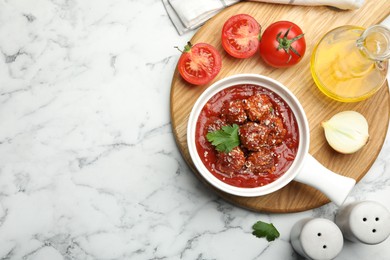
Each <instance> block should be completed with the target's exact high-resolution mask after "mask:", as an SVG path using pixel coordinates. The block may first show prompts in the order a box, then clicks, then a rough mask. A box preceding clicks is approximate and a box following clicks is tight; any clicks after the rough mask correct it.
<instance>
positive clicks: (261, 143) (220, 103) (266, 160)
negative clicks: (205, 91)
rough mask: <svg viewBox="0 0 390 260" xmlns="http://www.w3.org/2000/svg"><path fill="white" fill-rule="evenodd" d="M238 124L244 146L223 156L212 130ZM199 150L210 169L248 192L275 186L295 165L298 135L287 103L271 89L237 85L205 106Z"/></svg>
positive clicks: (199, 128)
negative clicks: (210, 135) (210, 134)
mask: <svg viewBox="0 0 390 260" xmlns="http://www.w3.org/2000/svg"><path fill="white" fill-rule="evenodd" d="M232 124H237V125H238V126H239V137H240V145H239V146H238V147H236V148H234V149H233V150H232V151H231V152H229V153H224V152H219V151H217V150H216V149H215V148H214V146H213V145H212V144H211V143H210V142H209V141H208V140H207V138H206V135H207V133H208V132H213V131H216V130H219V129H221V127H222V126H224V125H232ZM195 140H196V147H197V151H198V154H199V156H200V158H201V160H202V161H203V163H204V165H205V166H206V168H207V169H208V170H209V171H210V172H211V173H212V174H213V175H214V176H215V177H217V178H218V179H220V180H221V181H223V182H225V183H227V184H230V185H233V186H237V187H244V188H252V187H259V186H263V185H266V184H268V183H271V182H273V181H275V180H276V179H278V178H279V177H280V176H281V175H283V174H284V173H285V172H286V171H287V170H288V169H289V167H290V166H291V164H292V163H293V161H294V159H295V156H296V154H297V150H298V144H299V131H298V125H297V122H296V119H295V117H294V115H293V113H292V111H291V109H290V107H289V106H288V105H287V103H286V102H285V101H284V100H283V99H282V98H281V97H279V96H278V95H277V94H276V93H274V92H273V91H271V90H269V89H267V88H264V87H261V86H256V85H237V86H233V87H229V88H226V89H224V90H222V91H220V92H219V93H217V94H216V95H214V96H213V97H212V98H211V99H210V100H209V101H208V102H207V104H206V105H205V106H204V107H203V109H202V111H201V113H200V115H199V118H198V122H197V126H196V136H195Z"/></svg>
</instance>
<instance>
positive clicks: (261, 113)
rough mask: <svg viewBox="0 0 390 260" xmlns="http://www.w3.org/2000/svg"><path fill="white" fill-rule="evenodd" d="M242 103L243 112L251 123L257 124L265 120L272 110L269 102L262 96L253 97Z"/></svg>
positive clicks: (266, 97)
mask: <svg viewBox="0 0 390 260" xmlns="http://www.w3.org/2000/svg"><path fill="white" fill-rule="evenodd" d="M243 102H244V107H245V111H246V113H247V115H248V118H249V119H250V120H251V121H256V122H259V121H261V120H263V119H265V118H266V117H267V116H268V115H269V113H270V112H271V110H272V109H273V106H272V102H271V100H270V99H269V97H268V96H267V95H264V94H256V95H253V96H251V97H249V98H248V99H246V100H245V101H243Z"/></svg>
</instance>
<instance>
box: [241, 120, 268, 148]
mask: <svg viewBox="0 0 390 260" xmlns="http://www.w3.org/2000/svg"><path fill="white" fill-rule="evenodd" d="M268 134H269V129H268V127H266V126H264V125H261V124H258V123H255V122H248V123H246V124H244V125H241V126H240V129H239V135H240V142H241V145H242V146H243V147H245V148H246V149H248V150H249V151H259V150H260V149H261V147H264V146H267V145H268Z"/></svg>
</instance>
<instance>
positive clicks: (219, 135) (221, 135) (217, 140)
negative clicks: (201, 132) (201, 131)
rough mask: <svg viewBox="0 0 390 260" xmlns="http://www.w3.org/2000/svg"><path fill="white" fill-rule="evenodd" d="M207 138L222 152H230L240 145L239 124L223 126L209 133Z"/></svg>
mask: <svg viewBox="0 0 390 260" xmlns="http://www.w3.org/2000/svg"><path fill="white" fill-rule="evenodd" d="M206 138H207V140H208V141H209V142H210V143H211V144H212V145H214V146H215V149H217V151H220V152H225V153H228V152H230V151H231V150H233V148H234V147H236V146H238V145H240V138H239V137H238V125H236V124H234V125H232V126H223V127H222V129H220V130H217V131H214V132H211V133H208V134H207V135H206Z"/></svg>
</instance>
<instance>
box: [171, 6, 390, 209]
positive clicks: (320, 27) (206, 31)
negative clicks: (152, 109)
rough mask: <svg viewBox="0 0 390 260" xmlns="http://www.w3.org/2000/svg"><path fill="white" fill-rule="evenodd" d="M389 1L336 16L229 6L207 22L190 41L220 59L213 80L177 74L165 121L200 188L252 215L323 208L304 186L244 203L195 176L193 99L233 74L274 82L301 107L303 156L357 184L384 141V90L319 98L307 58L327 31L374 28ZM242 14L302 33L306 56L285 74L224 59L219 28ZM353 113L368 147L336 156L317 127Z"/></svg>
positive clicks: (326, 11) (254, 61) (325, 11)
mask: <svg viewBox="0 0 390 260" xmlns="http://www.w3.org/2000/svg"><path fill="white" fill-rule="evenodd" d="M389 10H390V1H388V0H366V1H365V4H364V6H363V7H361V8H360V9H358V10H353V11H340V10H337V9H334V8H329V7H305V6H291V5H279V4H266V3H258V2H241V3H239V4H236V5H233V6H231V7H229V8H227V9H225V10H223V11H222V12H221V13H219V14H218V15H216V16H215V17H213V18H212V19H211V20H209V21H208V22H207V23H206V24H205V25H203V26H202V28H200V29H199V30H198V32H197V33H196V34H195V35H194V36H193V38H192V39H191V42H192V43H193V44H195V43H199V42H206V43H209V44H212V45H213V46H215V47H216V48H217V49H218V50H219V51H220V53H221V54H222V64H223V65H222V69H221V71H220V73H219V74H218V76H217V77H216V78H215V79H214V80H213V81H212V82H211V83H210V84H207V85H205V86H193V85H190V84H187V83H186V82H185V81H184V80H183V79H182V78H181V77H180V75H179V73H178V71H177V69H176V71H175V73H174V75H173V79H172V86H171V103H170V106H171V108H170V109H171V120H172V128H173V132H174V135H175V138H176V142H177V145H178V147H179V148H180V151H181V153H182V155H183V156H184V158H185V160H186V161H187V163H188V164H189V166H190V167H191V168H192V170H193V171H194V173H195V174H196V176H198V177H199V178H200V179H201V180H202V181H203V182H204V183H205V185H208V186H209V187H210V188H211V189H213V190H214V191H215V192H216V193H217V194H218V195H219V196H221V197H222V198H224V199H225V200H227V201H229V202H231V203H233V204H235V205H238V206H241V207H244V208H247V209H251V210H254V211H261V212H280V213H285V212H297V211H304V210H308V209H313V208H316V207H319V206H322V205H324V204H326V203H328V202H329V200H328V199H327V197H325V195H323V194H322V193H321V192H319V191H317V190H315V189H314V188H312V187H309V186H307V185H304V184H301V183H298V182H295V181H293V182H291V183H290V184H288V185H287V186H286V187H284V188H283V189H281V190H279V191H277V192H274V193H272V194H269V195H266V196H261V197H254V198H247V197H239V196H233V195H229V194H226V193H224V192H221V191H219V190H217V189H215V188H214V187H212V186H211V185H210V184H208V183H207V182H206V181H205V180H204V179H203V177H201V175H200V174H199V173H198V172H197V171H196V169H195V167H194V165H193V163H192V161H191V158H190V155H189V152H188V149H187V141H186V138H187V137H186V127H187V122H188V117H189V114H190V112H191V109H192V106H193V104H194V103H195V101H196V99H197V98H198V97H199V95H200V94H201V93H202V92H203V91H204V90H205V89H206V88H207V87H208V86H210V85H211V84H212V83H214V82H215V81H217V80H220V79H222V78H225V77H226V76H229V75H233V74H239V73H257V74H261V75H265V76H269V77H271V78H274V79H276V80H278V81H280V82H281V83H283V84H284V85H285V86H287V87H288V88H289V89H290V90H291V91H292V92H293V93H294V94H295V95H296V96H297V97H298V99H299V101H300V102H301V104H302V106H303V108H304V110H305V112H306V115H307V117H308V120H309V127H310V135H311V136H310V142H311V143H310V149H309V152H310V154H312V155H313V156H314V157H315V158H316V159H317V160H318V161H320V162H321V163H322V164H323V165H325V166H326V167H327V168H329V169H330V170H332V171H334V172H337V173H339V174H341V175H345V176H349V177H352V178H354V179H356V181H359V180H360V179H361V178H362V177H363V176H364V175H365V174H366V172H367V171H368V169H369V168H370V167H371V165H372V164H373V163H374V161H375V159H376V158H377V156H378V153H379V152H380V150H381V148H382V145H383V142H384V139H385V137H386V133H387V129H388V123H389V110H390V101H389V88H388V86H387V83H386V84H385V85H386V86H384V87H382V88H381V89H380V90H379V92H378V93H376V94H375V95H374V96H373V97H371V98H370V99H368V100H366V101H362V102H358V103H341V102H337V101H333V100H331V99H329V98H328V97H326V96H325V95H324V94H322V93H321V92H320V91H319V90H318V88H317V87H316V86H315V83H314V81H313V79H312V77H311V74H310V65H309V64H310V56H311V53H312V50H313V47H314V45H315V44H316V43H317V42H318V41H319V40H320V38H321V37H322V36H323V35H324V34H325V33H326V32H328V31H329V30H331V29H333V28H335V27H338V26H342V25H347V24H351V25H358V26H362V27H368V26H370V25H373V24H378V23H380V22H381V21H382V20H383V19H384V18H385V17H387V16H388V15H389ZM239 13H247V14H249V15H251V16H253V17H254V18H255V19H256V20H257V21H258V22H259V23H260V25H261V26H262V28H263V29H262V30H264V29H265V28H266V27H267V26H268V25H270V24H271V23H273V22H276V21H279V20H289V21H293V22H295V23H296V24H298V25H299V26H300V27H301V28H302V30H303V32H304V33H305V38H306V43H307V50H306V54H305V56H304V57H303V59H302V60H301V62H300V63H298V64H297V65H295V66H293V67H290V68H287V69H274V68H271V67H269V66H267V65H265V64H264V63H263V61H262V60H261V58H260V57H259V55H255V56H253V57H251V58H248V59H241V60H240V59H236V58H232V57H230V56H229V55H228V54H227V53H226V52H225V51H224V50H223V48H222V45H221V40H220V38H221V30H222V26H223V24H224V22H225V21H226V20H227V19H228V18H229V17H231V16H232V15H235V14H239ZM344 110H355V111H358V112H360V113H362V114H363V115H364V116H365V117H366V118H367V120H368V123H369V127H370V129H369V132H370V140H369V142H368V144H367V145H366V146H365V147H364V148H363V149H361V150H360V151H358V152H357V153H355V154H352V155H342V154H340V153H337V152H335V151H334V150H332V149H331V148H330V147H329V145H328V144H327V142H326V140H325V137H324V133H323V129H322V127H321V126H320V123H321V122H322V121H323V120H326V119H329V118H330V117H331V116H332V115H334V114H335V113H337V112H340V111H344Z"/></svg>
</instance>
